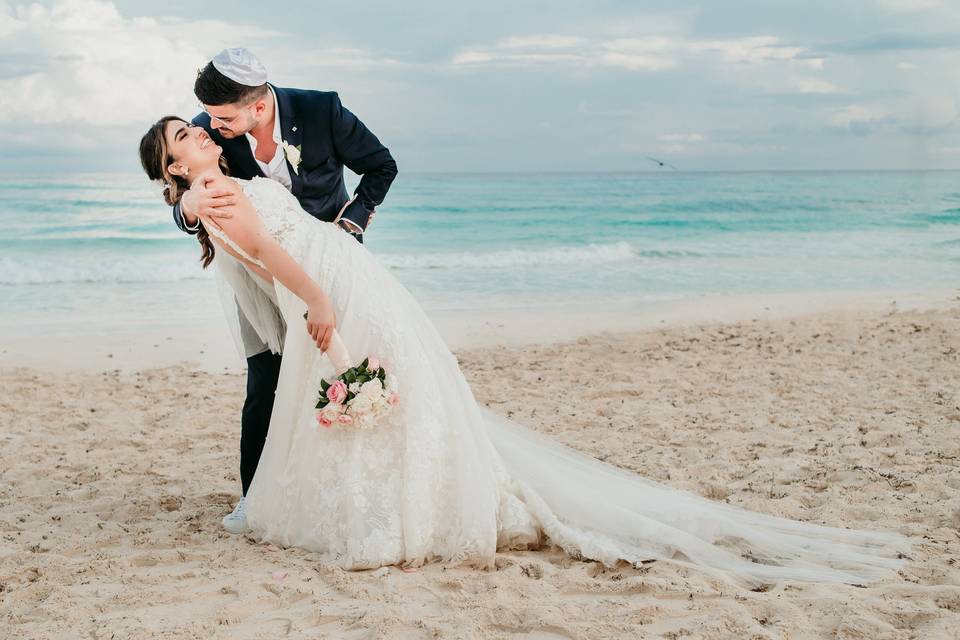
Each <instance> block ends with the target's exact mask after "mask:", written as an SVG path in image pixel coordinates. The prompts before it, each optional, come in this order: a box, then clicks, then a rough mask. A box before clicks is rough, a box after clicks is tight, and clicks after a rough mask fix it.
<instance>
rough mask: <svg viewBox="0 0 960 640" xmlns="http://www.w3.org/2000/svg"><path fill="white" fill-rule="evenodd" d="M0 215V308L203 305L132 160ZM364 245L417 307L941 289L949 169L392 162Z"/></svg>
mask: <svg viewBox="0 0 960 640" xmlns="http://www.w3.org/2000/svg"><path fill="white" fill-rule="evenodd" d="M351 178H352V181H351V184H355V183H356V178H355V177H353V176H351ZM0 230H2V232H0V234H2V235H0V303H2V306H3V309H4V314H5V316H7V317H8V319H9V318H10V317H28V318H31V321H35V322H38V323H50V324H55V323H64V322H100V323H103V325H104V326H105V327H109V325H110V323H116V322H126V321H129V319H130V318H133V317H136V318H140V319H144V318H146V319H149V320H156V321H157V322H166V323H171V322H172V323H184V324H185V325H189V323H190V322H198V321H207V320H209V318H210V307H211V306H213V307H214V308H216V305H217V303H215V302H213V300H214V299H215V298H214V297H211V296H213V293H212V292H213V287H212V282H211V276H210V274H206V273H204V272H203V271H202V270H201V269H200V267H199V264H198V263H197V257H198V255H199V249H198V247H197V245H196V243H195V241H194V240H192V239H191V238H188V237H187V236H185V235H183V234H181V233H180V232H179V231H177V230H176V228H175V227H174V226H173V223H172V222H171V219H170V213H169V209H168V208H167V207H166V206H165V205H164V204H163V203H162V201H161V199H160V197H159V191H158V190H157V189H156V188H155V187H153V186H152V185H151V184H150V183H149V182H147V180H146V179H145V178H143V177H142V176H141V175H138V174H131V175H113V174H111V175H106V174H98V175H76V176H63V177H22V176H19V177H10V176H6V177H2V178H0ZM367 246H368V247H369V248H370V249H371V250H372V251H373V252H375V253H376V254H377V255H378V256H379V257H380V259H381V260H382V261H383V262H384V263H385V264H386V265H388V266H389V267H390V268H391V269H392V270H393V271H394V273H396V275H397V276H398V277H399V278H400V279H401V280H403V281H404V282H405V283H406V284H407V286H408V287H409V288H410V289H411V290H412V291H413V293H414V294H415V295H417V296H418V297H419V298H420V299H421V301H422V302H423V304H424V305H425V306H426V307H427V308H428V309H429V308H451V309H472V308H476V309H495V308H497V307H506V306H537V305H553V304H557V303H563V302H564V301H565V300H569V299H571V298H572V297H574V296H575V297H576V298H578V299H584V300H609V301H620V300H628V299H629V300H640V301H643V300H650V301H655V300H663V299H673V298H683V297H689V296H695V295H700V294H757V293H802V292H837V291H840V292H843V291H850V292H862V291H882V290H898V291H903V290H926V289H944V288H953V287H955V286H956V284H957V282H958V276H960V172H902V173H899V172H863V173H857V172H824V173H814V172H811V173H806V172H801V173H781V172H771V173H680V172H670V173H638V174H512V175H496V174H471V175H459V174H436V175H429V174H403V173H401V175H400V176H399V178H398V179H397V181H396V182H395V184H394V186H393V188H392V189H391V191H390V194H389V196H388V199H387V202H386V203H385V204H384V205H382V206H381V207H380V211H379V212H378V214H377V217H376V220H375V222H374V224H373V226H372V228H371V230H370V233H368V235H367ZM24 314H25V315H24Z"/></svg>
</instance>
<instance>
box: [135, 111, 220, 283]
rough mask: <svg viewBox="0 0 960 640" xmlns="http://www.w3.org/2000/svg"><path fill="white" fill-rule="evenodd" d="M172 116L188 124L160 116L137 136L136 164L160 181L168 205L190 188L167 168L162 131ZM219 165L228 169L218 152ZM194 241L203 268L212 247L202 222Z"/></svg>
mask: <svg viewBox="0 0 960 640" xmlns="http://www.w3.org/2000/svg"><path fill="white" fill-rule="evenodd" d="M173 120H179V121H180V122H183V123H184V124H189V123H188V122H187V121H186V120H184V119H183V118H180V117H177V116H164V117H162V118H160V119H159V120H157V121H156V123H154V124H153V126H151V127H150V128H149V129H148V130H147V132H146V133H145V134H143V138H141V139H140V164H142V165H143V170H144V171H146V172H147V177H148V178H150V179H151V180H154V181H157V182H162V183H163V185H164V187H163V199H164V200H165V201H166V202H167V204H168V205H170V206H171V207H172V206H173V205H175V204H177V203H178V202H180V198H181V197H182V196H183V194H184V192H185V191H187V190H188V189H189V188H190V183H189V182H187V179H186V178H184V177H182V176H175V175H173V174H172V173H170V172H169V171H167V167H169V166H170V165H171V164H172V163H173V157H172V156H171V155H170V151H169V150H168V149H167V139H166V137H165V136H164V132H165V131H166V129H167V123H168V122H171V121H173ZM220 169H221V170H222V171H223V173H224V174H227V173H228V172H227V161H226V159H225V158H224V157H223V156H220ZM197 241H198V242H199V243H200V247H201V248H202V250H203V251H202V254H201V255H200V262H202V263H203V268H204V269H206V268H207V267H208V266H210V263H211V262H213V256H214V254H215V251H214V248H213V242H211V241H210V234H208V233H207V230H206V229H205V228H204V226H203V223H201V224H200V230H199V231H198V232H197Z"/></svg>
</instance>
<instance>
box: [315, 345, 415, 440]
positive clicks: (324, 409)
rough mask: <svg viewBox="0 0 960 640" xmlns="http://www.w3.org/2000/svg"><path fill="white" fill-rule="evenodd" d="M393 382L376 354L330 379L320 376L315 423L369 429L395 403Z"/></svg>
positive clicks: (395, 396)
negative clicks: (322, 378)
mask: <svg viewBox="0 0 960 640" xmlns="http://www.w3.org/2000/svg"><path fill="white" fill-rule="evenodd" d="M395 388H396V384H395V382H394V380H393V377H392V376H388V375H387V372H386V371H385V370H384V368H383V367H381V366H380V362H379V361H378V360H377V359H376V358H373V357H371V358H367V359H365V360H364V361H363V362H361V363H360V364H359V365H357V366H355V367H351V368H349V369H347V370H346V371H344V372H343V373H341V374H340V375H338V376H337V377H336V378H334V379H333V380H332V381H328V380H321V381H320V392H319V397H318V398H317V406H316V409H317V423H318V424H319V425H320V426H321V427H332V426H333V425H335V424H336V425H339V426H341V427H343V428H351V429H358V430H367V429H372V428H373V427H374V426H376V425H377V423H378V422H379V421H380V420H381V419H383V418H384V417H386V416H387V415H388V414H389V413H390V412H391V411H392V410H393V408H394V407H395V406H396V405H397V404H399V402H400V396H399V395H398V394H397V393H396V391H395Z"/></svg>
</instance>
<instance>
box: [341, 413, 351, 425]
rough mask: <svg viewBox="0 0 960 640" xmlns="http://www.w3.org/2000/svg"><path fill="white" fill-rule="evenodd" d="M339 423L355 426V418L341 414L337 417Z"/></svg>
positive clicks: (347, 414)
mask: <svg viewBox="0 0 960 640" xmlns="http://www.w3.org/2000/svg"><path fill="white" fill-rule="evenodd" d="M337 422H339V423H340V424H353V416H351V415H350V414H349V413H341V414H340V415H339V416H337Z"/></svg>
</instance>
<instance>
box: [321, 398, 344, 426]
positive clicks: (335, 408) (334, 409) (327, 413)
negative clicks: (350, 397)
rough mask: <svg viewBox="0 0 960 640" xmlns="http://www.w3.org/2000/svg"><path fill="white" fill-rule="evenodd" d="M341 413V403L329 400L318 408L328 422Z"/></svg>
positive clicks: (335, 418) (334, 420)
mask: <svg viewBox="0 0 960 640" xmlns="http://www.w3.org/2000/svg"><path fill="white" fill-rule="evenodd" d="M341 413H343V405H342V404H335V403H333V402H331V403H330V404H328V405H327V406H325V407H324V408H323V409H321V410H320V414H321V415H322V416H323V417H324V418H326V419H327V420H329V421H330V422H336V421H337V417H338V416H339V415H340V414H341Z"/></svg>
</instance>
